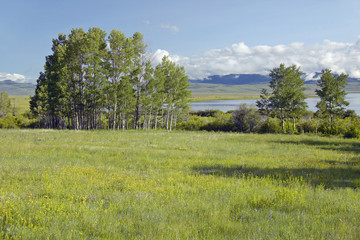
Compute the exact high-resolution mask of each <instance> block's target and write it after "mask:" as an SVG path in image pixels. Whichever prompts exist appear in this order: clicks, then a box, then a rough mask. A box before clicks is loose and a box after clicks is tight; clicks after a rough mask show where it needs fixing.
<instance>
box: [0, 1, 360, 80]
mask: <svg viewBox="0 0 360 240" xmlns="http://www.w3.org/2000/svg"><path fill="white" fill-rule="evenodd" d="M0 9H1V10H0V11H1V13H0V81H2V80H6V79H10V80H14V81H18V82H32V83H35V82H36V79H37V78H38V76H39V72H40V71H43V66H44V63H45V57H46V56H47V55H50V54H51V53H52V51H51V45H52V39H53V38H56V37H57V36H58V34H59V33H65V34H69V33H70V31H71V29H72V28H83V29H84V30H85V31H87V30H88V29H89V28H90V27H99V28H101V29H103V30H105V31H106V32H107V33H110V31H111V30H113V29H117V30H120V31H122V32H123V33H125V34H126V36H128V37H130V36H132V35H133V34H134V33H135V32H140V33H142V34H143V35H144V40H145V42H146V44H147V45H148V52H149V54H151V55H152V59H153V62H154V64H157V63H159V61H160V60H161V58H162V57H163V56H164V55H168V56H169V58H170V59H171V60H173V61H175V62H176V63H177V64H179V65H181V66H184V67H185V70H186V73H187V75H188V76H189V77H190V78H191V79H203V78H206V77H207V76H210V75H226V74H249V73H258V74H268V73H269V71H270V70H271V69H272V68H274V67H278V66H279V64H280V63H284V64H286V65H292V64H296V65H297V66H299V67H300V69H301V70H302V71H303V72H305V73H307V74H309V76H310V75H311V73H313V72H319V71H321V69H324V68H329V69H331V70H333V71H334V72H337V73H346V74H349V75H350V76H351V77H357V78H360V28H359V26H360V1H359V0H302V1H299V0H252V1H249V0H246V1H245V0H221V1H213V0H181V1H175V0H152V1H145V0H132V1H123V0H102V1H98V0H96V1H94V0H61V1H58V0H57V1H55V0H0Z"/></svg>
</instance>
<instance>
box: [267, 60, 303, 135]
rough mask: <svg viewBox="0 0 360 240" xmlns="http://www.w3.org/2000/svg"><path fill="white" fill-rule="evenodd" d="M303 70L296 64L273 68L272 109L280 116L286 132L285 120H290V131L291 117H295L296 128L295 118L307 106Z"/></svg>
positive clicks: (271, 74) (271, 82)
mask: <svg viewBox="0 0 360 240" xmlns="http://www.w3.org/2000/svg"><path fill="white" fill-rule="evenodd" d="M301 74H302V72H301V71H300V69H299V68H298V67H297V66H296V65H292V66H290V67H285V65H284V64H280V67H278V68H274V69H273V70H271V72H270V74H269V76H270V78H271V81H270V88H271V89H272V93H271V96H270V98H269V100H270V109H271V110H272V111H273V112H275V114H276V115H277V116H278V117H279V118H280V120H281V123H282V129H283V131H284V132H285V126H284V121H285V119H287V120H288V130H289V131H290V126H289V119H290V118H292V119H293V124H294V129H295V118H296V117H297V116H298V115H300V114H301V112H303V111H304V110H305V108H306V106H307V104H306V102H305V94H304V91H305V87H304V79H301Z"/></svg>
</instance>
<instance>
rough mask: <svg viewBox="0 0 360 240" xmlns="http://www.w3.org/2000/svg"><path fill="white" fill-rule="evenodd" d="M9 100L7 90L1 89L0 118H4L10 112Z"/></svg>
mask: <svg viewBox="0 0 360 240" xmlns="http://www.w3.org/2000/svg"><path fill="white" fill-rule="evenodd" d="M11 112H12V107H11V100H10V98H9V95H8V94H7V92H5V91H3V92H1V93H0V118H5V117H6V116H7V115H9V114H11Z"/></svg>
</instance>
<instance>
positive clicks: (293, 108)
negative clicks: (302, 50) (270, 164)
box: [180, 64, 360, 138]
mask: <svg viewBox="0 0 360 240" xmlns="http://www.w3.org/2000/svg"><path fill="white" fill-rule="evenodd" d="M269 76H270V77H271V81H270V84H269V88H268V89H262V90H261V94H260V97H261V99H260V100H258V101H257V103H256V106H257V108H255V106H253V107H251V106H247V105H246V104H243V105H241V106H239V108H238V109H237V110H235V111H232V112H228V113H222V112H221V111H217V110H215V111H214V110H207V111H199V112H193V113H192V114H191V116H190V117H189V119H188V121H187V122H184V123H182V124H181V125H180V128H182V129H186V130H207V131H236V132H257V133H292V134H294V133H313V134H316V135H318V134H319V135H343V136H345V137H355V138H360V118H359V116H357V115H356V114H355V112H354V111H353V110H347V111H345V108H344V107H345V106H348V105H349V103H348V102H347V101H345V95H346V92H345V90H344V89H345V86H346V84H347V81H346V80H347V78H348V76H347V75H346V74H340V75H337V74H333V73H332V71H331V70H329V69H324V70H322V76H321V78H320V79H319V80H318V84H317V85H318V89H317V90H316V91H315V92H316V94H317V95H318V96H319V98H320V100H319V102H318V103H317V105H316V106H317V108H318V110H317V111H316V112H315V113H314V112H311V111H307V110H306V107H307V104H306V102H305V93H304V91H305V87H304V79H302V78H301V76H302V72H301V71H300V68H299V67H297V66H296V65H292V66H290V67H286V66H285V65H284V64H280V66H279V67H276V68H273V69H272V70H271V71H270V74H269Z"/></svg>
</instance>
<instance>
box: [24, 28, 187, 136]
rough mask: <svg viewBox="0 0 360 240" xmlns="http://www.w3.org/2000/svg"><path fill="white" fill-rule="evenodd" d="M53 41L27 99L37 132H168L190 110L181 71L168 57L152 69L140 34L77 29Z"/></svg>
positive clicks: (185, 77) (98, 29)
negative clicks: (38, 128)
mask: <svg viewBox="0 0 360 240" xmlns="http://www.w3.org/2000/svg"><path fill="white" fill-rule="evenodd" d="M52 42H53V44H52V52H53V53H52V54H51V55H49V56H47V57H46V63H45V66H44V72H42V73H40V76H39V78H38V80H37V85H36V90H35V95H34V96H33V97H31V100H30V110H31V113H32V114H33V115H34V116H35V117H36V118H37V119H38V122H39V124H38V127H42V128H59V129H63V128H70V129H104V128H106V129H129V128H135V129H139V128H144V129H149V128H159V127H162V128H166V129H169V130H171V129H172V128H174V127H176V124H177V122H178V121H179V119H181V118H182V117H183V116H184V113H186V111H187V110H188V108H189V107H188V104H187V103H188V97H189V96H190V91H189V90H188V89H187V88H188V87H189V83H188V77H187V76H186V74H185V69H184V68H183V67H181V66H178V65H175V63H173V62H171V61H170V60H169V59H168V58H167V57H164V58H163V59H162V62H161V63H160V64H159V65H157V66H156V67H155V68H153V67H152V64H151V59H150V57H149V56H150V54H149V53H147V52H146V45H145V43H144V41H143V36H142V34H140V33H135V34H134V35H133V36H132V37H126V36H125V35H124V34H123V33H122V32H120V31H118V30H112V31H111V33H110V34H109V35H107V34H106V32H105V31H103V30H101V29H100V28H90V29H89V30H88V32H85V31H83V30H82V29H81V28H79V29H73V30H72V31H71V33H70V34H68V35H65V34H59V36H58V38H56V39H53V41H52Z"/></svg>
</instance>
